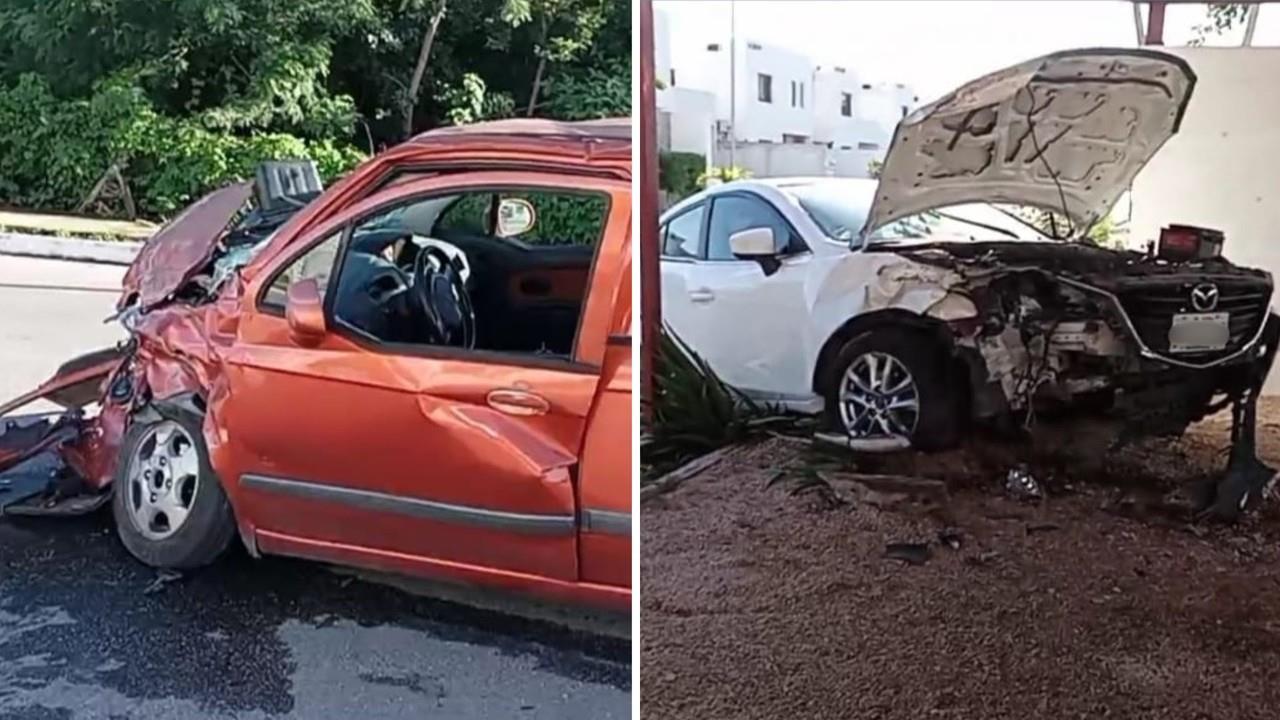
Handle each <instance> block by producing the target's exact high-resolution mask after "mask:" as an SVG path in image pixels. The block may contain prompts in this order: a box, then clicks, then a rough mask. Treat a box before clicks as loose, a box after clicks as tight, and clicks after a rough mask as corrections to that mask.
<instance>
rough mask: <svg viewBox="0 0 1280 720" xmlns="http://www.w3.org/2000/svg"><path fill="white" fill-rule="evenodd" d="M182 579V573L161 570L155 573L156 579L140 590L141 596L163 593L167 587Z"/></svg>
mask: <svg viewBox="0 0 1280 720" xmlns="http://www.w3.org/2000/svg"><path fill="white" fill-rule="evenodd" d="M182 577H183V575H182V573H180V572H178V571H177V570H161V571H159V572H157V573H156V579H155V580H152V581H151V584H150V585H148V586H147V587H146V588H144V589H143V590H142V594H143V595H155V594H157V593H161V592H164V591H165V589H166V588H168V587H169V585H171V584H173V583H175V582H178V581H179V580H181V579H182Z"/></svg>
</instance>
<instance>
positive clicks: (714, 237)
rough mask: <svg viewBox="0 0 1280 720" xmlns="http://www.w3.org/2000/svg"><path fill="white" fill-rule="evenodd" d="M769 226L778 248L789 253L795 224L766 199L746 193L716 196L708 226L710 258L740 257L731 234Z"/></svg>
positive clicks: (776, 248)
mask: <svg viewBox="0 0 1280 720" xmlns="http://www.w3.org/2000/svg"><path fill="white" fill-rule="evenodd" d="M760 227H767V228H770V229H772V230H773V242H774V249H775V250H777V251H778V254H779V255H785V254H787V252H788V251H789V249H790V247H791V245H792V232H791V226H790V225H788V224H787V221H786V220H783V219H782V216H780V215H779V214H778V211H777V210H774V209H773V208H772V207H770V206H769V205H768V204H767V203H765V202H764V201H763V200H759V199H756V198H753V197H748V196H746V195H728V196H726V197H721V198H716V201H715V204H714V205H712V207H711V223H710V225H709V226H708V227H707V259H708V260H736V259H737V258H735V257H734V256H733V250H732V249H730V247H729V236H730V235H733V234H734V233H736V232H741V231H743V230H750V229H753V228H760Z"/></svg>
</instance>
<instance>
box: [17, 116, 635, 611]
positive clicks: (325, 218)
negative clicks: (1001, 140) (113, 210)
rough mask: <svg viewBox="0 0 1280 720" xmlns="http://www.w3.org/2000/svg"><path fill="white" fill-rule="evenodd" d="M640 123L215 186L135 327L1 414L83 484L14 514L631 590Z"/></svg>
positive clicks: (126, 533)
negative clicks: (99, 514) (108, 521)
mask: <svg viewBox="0 0 1280 720" xmlns="http://www.w3.org/2000/svg"><path fill="white" fill-rule="evenodd" d="M630 136H631V126H630V123H629V122H628V121H626V120H608V121H599V122H590V123H554V122H546V121H533V120H528V121H504V122H497V123H486V124H480V125H475V126H470V127H463V128H449V129H444V130H439V131H434V132H429V133H426V134H424V135H421V136H419V137H417V138H414V139H413V140H411V141H409V142H406V143H404V144H403V145H400V146H398V147H396V148H393V149H391V150H389V151H387V152H385V153H384V154H382V155H380V156H378V157H376V158H374V159H372V160H370V161H369V162H367V163H365V164H364V165H363V166H361V167H360V168H359V169H357V170H356V171H355V172H353V173H352V174H350V175H349V176H348V177H346V178H345V179H343V180H342V181H341V182H340V183H338V184H336V185H335V186H333V187H332V188H330V189H329V190H327V191H325V192H323V193H321V192H320V186H319V181H318V179H317V177H316V175H315V172H314V169H313V168H312V167H311V166H310V165H309V164H301V163H282V164H275V165H270V164H269V165H267V166H264V168H262V169H261V170H260V171H259V174H258V178H257V181H256V182H254V183H242V184H237V185H232V186H230V187H227V188H224V189H222V190H219V191H217V192H215V193H213V194H211V195H209V196H207V197H205V198H204V199H202V200H200V201H199V202H197V203H195V204H194V205H192V206H191V207H190V208H188V209H187V210H186V211H185V212H184V213H183V214H182V215H180V216H179V217H177V218H176V219H175V220H174V221H172V222H171V223H169V224H168V225H167V226H166V227H165V228H163V229H162V230H160V231H159V232H158V233H157V234H156V235H155V236H154V237H153V238H152V239H151V240H150V241H149V242H148V243H147V244H146V246H145V247H144V248H143V249H142V250H141V251H140V253H139V255H138V257H137V259H136V260H135V261H134V263H133V265H132V266H131V267H130V269H129V271H128V273H127V274H126V276H125V279H124V291H123V293H122V296H121V298H120V302H119V305H118V309H119V311H120V312H119V319H120V320H121V321H122V322H123V324H124V325H125V327H127V328H128V329H129V331H130V339H129V340H128V342H126V343H124V344H123V345H122V346H120V347H118V348H113V349H110V350H104V351H101V352H98V353H92V354H90V355H87V356H85V357H83V358H77V359H76V360H73V361H71V362H69V363H67V364H66V365H64V366H63V368H61V369H60V370H59V371H58V372H57V373H56V374H55V375H54V377H53V378H51V379H50V380H49V381H48V382H46V383H45V384H44V385H42V386H41V387H39V388H37V389H36V390H34V391H32V392H31V393H28V394H26V395H23V396H22V397H19V398H17V399H15V400H14V401H12V402H10V403H7V404H5V405H3V406H0V415H7V414H11V413H12V412H13V411H14V410H16V409H18V408H20V407H22V406H25V405H27V404H28V403H30V402H31V401H33V400H35V399H37V398H46V399H49V400H53V401H55V402H58V403H60V404H62V405H63V406H65V407H67V408H68V409H67V411H66V412H65V413H63V414H61V416H59V417H57V418H54V419H50V420H44V421H42V422H37V423H28V424H22V423H10V424H9V429H8V431H7V432H4V434H3V435H0V470H3V469H5V468H7V467H11V466H13V465H15V464H17V463H19V462H22V461H23V460H25V459H27V458H29V457H31V456H33V455H34V454H36V453H39V452H41V451H43V450H46V449H49V448H56V449H57V451H58V453H59V455H60V456H61V458H62V460H63V461H64V462H65V465H66V467H67V468H69V469H70V470H71V471H72V472H70V473H67V475H68V476H69V477H70V478H72V479H71V480H70V481H66V480H63V481H61V482H58V483H51V487H49V488H47V489H45V490H44V491H43V492H41V493H40V494H38V495H35V496H33V497H31V499H29V500H26V501H25V502H23V503H19V504H11V505H9V506H8V508H7V510H6V512H9V513H14V512H23V511H24V510H26V511H31V510H32V509H33V508H38V509H39V511H40V512H42V513H49V512H57V511H58V509H59V508H63V509H66V511H67V512H77V511H83V510H85V509H89V508H93V507H97V506H100V505H105V504H107V503H108V502H110V503H111V506H112V508H113V513H114V515H115V520H116V526H117V528H118V532H119V535H120V538H121V540H122V541H123V542H124V545H125V546H126V547H127V548H128V549H129V551H130V552H131V553H132V554H133V555H134V556H135V557H137V558H138V559H140V560H141V561H143V562H145V563H147V564H149V565H153V566H157V567H169V568H191V567H197V566H201V565H204V564H207V563H209V562H211V561H213V560H214V559H215V558H217V557H218V556H219V555H220V554H222V553H223V552H224V551H225V550H226V549H227V548H228V546H229V545H230V543H231V542H232V540H233V538H234V537H235V536H236V535H239V537H240V540H241V541H242V542H243V543H244V545H245V546H246V547H247V548H248V550H249V552H250V553H251V554H253V555H255V556H256V555H260V554H264V553H270V554H277V555H290V556H295V557H303V558H311V559H316V560H322V561H327V562H334V563H341V564H350V565H358V566H365V567H370V568H376V569H380V570H387V571H393V572H401V573H410V574H415V575H424V576H431V577H435V578H440V579H446V580H453V581H462V582H469V583H470V582H474V583H483V584H488V585H494V586H501V587H504V588H509V589H514V590H520V591H528V592H533V593H536V594H541V595H543V596H549V597H552V598H556V599H561V600H565V601H572V602H584V603H589V604H596V605H602V606H609V607H614V608H618V609H626V608H628V607H629V605H630V596H631V590H630V583H631V571H630V567H631V560H630V558H631V541H630V537H631V443H632V439H631V438H632V422H633V421H632V402H631V397H632V380H631V346H630V345H631V337H630V332H631V330H630V328H631V253H630V224H631V184H630V178H631V140H630Z"/></svg>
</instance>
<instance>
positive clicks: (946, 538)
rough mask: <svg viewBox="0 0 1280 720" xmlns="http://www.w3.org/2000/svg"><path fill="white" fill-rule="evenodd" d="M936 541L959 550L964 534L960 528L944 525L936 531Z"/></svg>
mask: <svg viewBox="0 0 1280 720" xmlns="http://www.w3.org/2000/svg"><path fill="white" fill-rule="evenodd" d="M938 542H939V543H941V544H943V545H945V546H946V547H949V548H951V549H952V550H959V549H960V546H961V545H962V544H963V543H964V535H963V534H962V533H961V532H960V528H954V527H944V528H942V529H941V530H939V531H938Z"/></svg>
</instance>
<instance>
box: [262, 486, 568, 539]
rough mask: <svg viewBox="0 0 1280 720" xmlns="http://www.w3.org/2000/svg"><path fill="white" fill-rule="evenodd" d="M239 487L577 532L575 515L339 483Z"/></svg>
mask: <svg viewBox="0 0 1280 720" xmlns="http://www.w3.org/2000/svg"><path fill="white" fill-rule="evenodd" d="M240 486H241V487H246V488H251V489H253V490H262V491H265V492H275V493H281V494H284V495H293V496H295V497H301V498H306V499H308V500H322V501H325V502H331V503H337V504H339V505H348V506H351V507H357V508H361V509H363V510H374V511H379V512H391V513H397V514H399V515H409V516H412V517H420V518H426V519H428V520H439V521H441V522H450V523H457V524H460V525H474V526H477V527H483V528H490V529H493V530H505V531H507V532H515V533H524V534H528V535H572V534H574V533H575V532H576V531H577V523H576V522H575V519H574V517H573V516H572V515H534V514H525V513H513V512H503V511H501V510H488V509H486V508H478V507H471V506H468V505H451V504H448V503H442V502H435V501H432V500H422V499H420V498H411V497H404V496H402V495H390V494H387V493H380V492H374V491H372V490H357V489H355V488H348V487H342V486H339V485H322V484H319V483H311V482H304V481H301V480H286V479H284V478H275V477H267V476H265V475H242V476H241V477H240Z"/></svg>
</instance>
